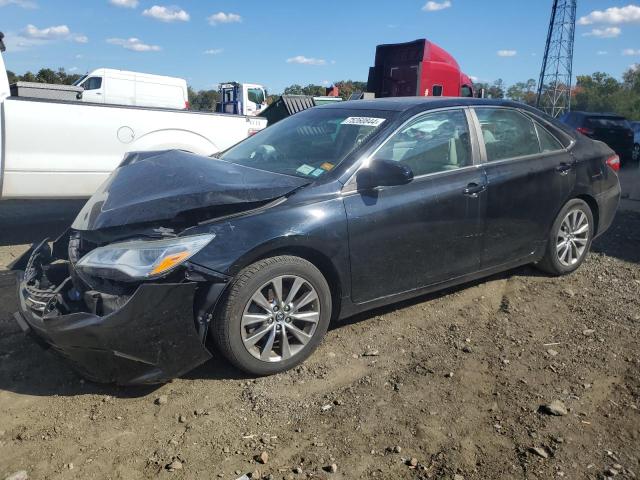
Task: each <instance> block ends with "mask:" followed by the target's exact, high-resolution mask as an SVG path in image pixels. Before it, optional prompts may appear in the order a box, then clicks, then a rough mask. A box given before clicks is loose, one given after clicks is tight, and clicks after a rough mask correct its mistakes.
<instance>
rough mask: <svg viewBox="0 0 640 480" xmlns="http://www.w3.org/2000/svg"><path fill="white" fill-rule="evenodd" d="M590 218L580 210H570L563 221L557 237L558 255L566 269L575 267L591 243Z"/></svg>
mask: <svg viewBox="0 0 640 480" xmlns="http://www.w3.org/2000/svg"><path fill="white" fill-rule="evenodd" d="M589 234H590V227H589V218H588V217H587V215H586V214H585V213H584V212H583V211H582V210H580V209H574V210H570V211H569V212H568V213H567V215H566V216H565V217H564V220H562V224H561V225H560V229H559V230H558V234H557V235H556V254H557V255H558V260H559V262H560V263H561V264H562V265H564V266H565V267H569V266H572V265H575V264H576V263H578V262H579V261H580V259H581V258H582V256H583V255H584V253H585V251H586V249H587V245H588V243H589Z"/></svg>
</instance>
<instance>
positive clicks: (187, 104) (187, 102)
mask: <svg viewBox="0 0 640 480" xmlns="http://www.w3.org/2000/svg"><path fill="white" fill-rule="evenodd" d="M184 108H185V110H190V109H191V104H190V103H189V100H187V101H186V102H184Z"/></svg>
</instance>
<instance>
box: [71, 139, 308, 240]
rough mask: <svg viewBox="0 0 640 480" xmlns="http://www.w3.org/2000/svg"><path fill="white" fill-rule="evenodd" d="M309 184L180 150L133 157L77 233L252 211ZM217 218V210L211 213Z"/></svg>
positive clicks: (79, 222)
mask: <svg viewBox="0 0 640 480" xmlns="http://www.w3.org/2000/svg"><path fill="white" fill-rule="evenodd" d="M307 183H309V181H308V180H305V179H303V178H298V177H292V176H289V175H282V174H278V173H271V172H267V171H264V170H257V169H255V168H251V167H245V166H242V165H236V164H234V163H229V162H226V161H223V160H218V159H215V158H210V157H203V156H200V155H193V154H190V153H186V152H183V151H180V150H168V151H162V152H132V153H129V154H128V155H127V156H126V157H125V159H124V160H123V161H122V163H121V164H120V166H119V167H118V168H117V169H116V170H115V171H114V172H113V173H112V174H111V175H110V176H109V178H108V179H107V180H106V181H105V182H104V183H103V184H102V185H101V186H100V188H99V189H98V191H97V192H96V193H95V194H94V195H93V196H92V197H91V198H90V199H89V201H88V202H87V203H86V204H85V206H84V207H83V208H82V210H81V211H80V213H79V214H78V216H77V217H76V219H75V221H74V222H73V225H72V228H74V229H76V230H97V229H101V228H109V227H120V226H124V225H131V224H136V223H146V222H154V221H158V220H170V219H173V218H175V217H176V216H177V215H179V214H181V213H184V212H189V211H193V210H197V209H203V208H209V209H210V208H211V207H218V206H219V207H221V211H222V210H224V208H223V207H228V206H233V205H239V204H243V203H246V204H247V209H249V208H251V206H252V204H253V205H255V204H256V203H259V202H266V201H269V200H272V199H275V198H278V197H281V196H283V195H286V194H287V193H289V192H291V191H293V190H295V189H296V188H299V187H301V186H303V185H305V184H307ZM211 216H212V218H215V209H213V210H212V215H211Z"/></svg>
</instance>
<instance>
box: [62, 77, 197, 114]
mask: <svg viewBox="0 0 640 480" xmlns="http://www.w3.org/2000/svg"><path fill="white" fill-rule="evenodd" d="M74 85H76V86H79V87H82V88H84V92H83V93H82V101H84V102H90V103H109V104H115V105H134V106H138V107H157V108H174V109H179V110H185V109H188V108H189V96H188V93H187V81H186V80H184V79H182V78H176V77H164V76H161V75H150V74H148V73H139V72H127V71H125V70H114V69H111V68H98V69H97V70H94V71H92V72H91V73H89V74H87V75H85V76H84V77H82V78H81V79H79V80H78V81H76V82H75V83H74Z"/></svg>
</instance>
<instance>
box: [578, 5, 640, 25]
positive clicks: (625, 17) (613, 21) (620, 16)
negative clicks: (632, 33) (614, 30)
mask: <svg viewBox="0 0 640 480" xmlns="http://www.w3.org/2000/svg"><path fill="white" fill-rule="evenodd" d="M578 23H579V24H580V25H593V24H594V23H608V24H610V25H619V24H621V23H640V7H638V6H636V5H627V6H626V7H610V8H607V9H606V10H604V11H602V10H594V11H593V12H591V13H590V14H589V15H586V16H584V17H580V20H578Z"/></svg>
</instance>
